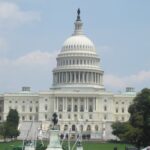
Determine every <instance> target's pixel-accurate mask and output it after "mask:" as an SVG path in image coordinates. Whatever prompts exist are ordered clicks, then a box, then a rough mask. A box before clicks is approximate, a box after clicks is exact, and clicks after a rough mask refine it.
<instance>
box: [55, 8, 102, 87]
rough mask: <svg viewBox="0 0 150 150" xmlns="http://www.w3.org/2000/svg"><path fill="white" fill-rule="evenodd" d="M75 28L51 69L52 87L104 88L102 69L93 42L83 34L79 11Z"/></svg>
mask: <svg viewBox="0 0 150 150" xmlns="http://www.w3.org/2000/svg"><path fill="white" fill-rule="evenodd" d="M74 24H75V30H74V33H73V34H72V36H71V37H69V38H68V39H67V40H66V41H65V42H64V44H63V46H62V49H61V52H60V54H59V55H58V57H57V67H56V68H55V69H54V70H53V87H54V88H57V87H59V88H60V87H63V88H82V87H84V88H98V89H101V90H104V86H103V71H102V69H101V68H100V66H99V63H100V59H99V57H98V55H97V54H96V48H95V46H94V44H93V42H92V41H91V40H90V39H89V38H88V37H87V36H85V35H84V33H83V29H82V26H83V23H82V21H81V19H80V11H78V16H77V19H76V21H75V23H74Z"/></svg>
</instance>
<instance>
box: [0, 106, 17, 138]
mask: <svg viewBox="0 0 150 150" xmlns="http://www.w3.org/2000/svg"><path fill="white" fill-rule="evenodd" d="M18 124H19V115H18V112H17V110H15V109H10V111H9V113H8V116H7V119H6V122H3V123H1V124H0V135H2V136H3V138H4V139H6V138H11V139H12V138H16V137H17V136H18V135H19V131H18Z"/></svg>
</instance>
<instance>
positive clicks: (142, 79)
mask: <svg viewBox="0 0 150 150" xmlns="http://www.w3.org/2000/svg"><path fill="white" fill-rule="evenodd" d="M146 83H150V70H148V71H145V70H142V71H139V72H138V73H137V74H133V75H129V76H123V77H119V76H116V75H112V74H106V75H104V85H106V86H107V87H110V88H115V89H116V88H118V89H119V88H125V87H127V86H134V87H136V86H139V85H143V84H146ZM143 88H144V87H143Z"/></svg>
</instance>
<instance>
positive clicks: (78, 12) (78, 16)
mask: <svg viewBox="0 0 150 150" xmlns="http://www.w3.org/2000/svg"><path fill="white" fill-rule="evenodd" d="M80 20H81V19H80V8H78V10H77V21H80Z"/></svg>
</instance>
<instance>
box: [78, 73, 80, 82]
mask: <svg viewBox="0 0 150 150" xmlns="http://www.w3.org/2000/svg"><path fill="white" fill-rule="evenodd" d="M78 82H79V83H80V71H79V72H78Z"/></svg>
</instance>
